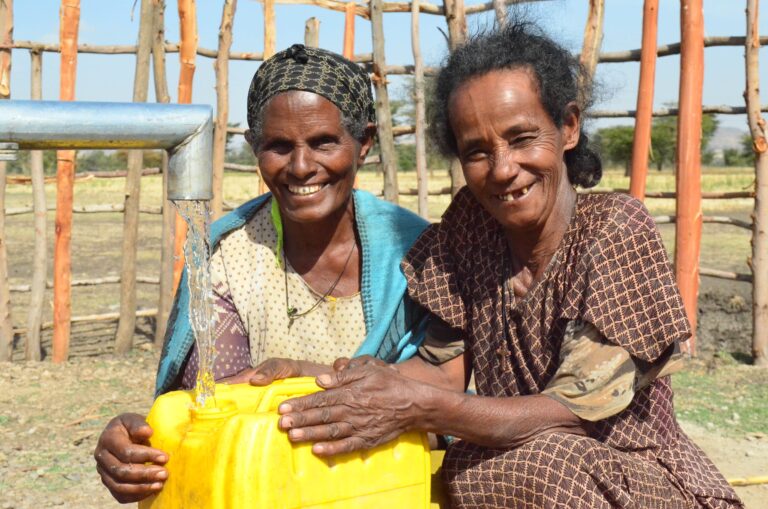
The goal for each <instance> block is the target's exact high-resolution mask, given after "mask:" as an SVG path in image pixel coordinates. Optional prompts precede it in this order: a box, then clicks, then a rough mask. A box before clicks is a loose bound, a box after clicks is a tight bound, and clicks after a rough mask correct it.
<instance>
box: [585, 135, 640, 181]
mask: <svg viewBox="0 0 768 509" xmlns="http://www.w3.org/2000/svg"><path fill="white" fill-rule="evenodd" d="M634 135H635V129H634V127H632V126H626V125H620V126H614V127H605V128H603V129H599V130H598V131H597V132H596V133H595V136H594V137H593V141H594V143H595V145H596V146H597V147H598V149H599V150H600V153H601V154H602V156H603V158H604V159H606V160H607V161H609V162H611V163H613V164H618V165H621V166H623V167H624V170H625V171H626V172H627V173H629V170H630V166H631V164H632V143H633V137H634Z"/></svg>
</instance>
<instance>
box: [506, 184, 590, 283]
mask: <svg viewBox="0 0 768 509" xmlns="http://www.w3.org/2000/svg"><path fill="white" fill-rule="evenodd" d="M576 198H577V195H576V191H575V189H573V188H572V187H571V186H570V185H568V186H565V188H564V189H563V190H562V191H561V193H560V195H559V196H558V204H557V205H556V206H555V208H554V209H553V210H552V213H551V214H550V216H549V218H548V219H547V221H546V222H545V223H544V225H542V227H541V228H540V229H539V230H534V231H528V232H525V233H524V234H521V233H520V232H507V245H508V247H509V251H510V253H511V254H512V258H513V260H512V262H513V263H512V269H513V272H515V273H516V272H518V271H520V270H522V269H523V268H525V269H527V271H528V272H529V273H530V275H531V277H532V279H534V280H535V279H538V278H539V277H540V276H541V275H542V274H543V273H544V271H545V270H546V268H547V265H548V264H549V261H550V260H551V259H552V256H553V255H554V254H555V251H557V248H558V246H559V245H560V242H561V241H562V240H563V237H564V236H565V232H566V231H567V230H568V225H569V224H570V221H571V217H572V216H573V211H574V208H575V207H576Z"/></svg>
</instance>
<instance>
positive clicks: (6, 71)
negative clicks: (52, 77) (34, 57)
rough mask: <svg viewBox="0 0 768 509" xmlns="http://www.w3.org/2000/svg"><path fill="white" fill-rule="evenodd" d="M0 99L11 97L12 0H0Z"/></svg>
mask: <svg viewBox="0 0 768 509" xmlns="http://www.w3.org/2000/svg"><path fill="white" fill-rule="evenodd" d="M0 44H2V45H3V47H2V49H0V99H10V98H11V48H12V47H13V0H0Z"/></svg>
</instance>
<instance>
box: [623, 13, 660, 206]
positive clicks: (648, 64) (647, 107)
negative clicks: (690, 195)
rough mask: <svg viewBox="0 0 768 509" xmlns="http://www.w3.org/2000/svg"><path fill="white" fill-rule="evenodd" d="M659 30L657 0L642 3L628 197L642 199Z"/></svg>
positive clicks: (649, 137)
mask: <svg viewBox="0 0 768 509" xmlns="http://www.w3.org/2000/svg"><path fill="white" fill-rule="evenodd" d="M658 28H659V0H645V3H644V5H643V44H642V48H641V50H640V78H639V84H638V87H637V113H636V114H635V133H634V139H633V141H632V165H631V167H630V168H631V171H632V174H631V178H630V181H629V194H631V195H632V196H634V197H635V198H637V199H638V200H642V199H644V198H645V179H646V174H647V173H648V156H649V154H650V149H651V126H652V123H653V117H652V114H653V92H654V83H655V79H656V47H657V44H658V42H657V39H658V36H657V34H658Z"/></svg>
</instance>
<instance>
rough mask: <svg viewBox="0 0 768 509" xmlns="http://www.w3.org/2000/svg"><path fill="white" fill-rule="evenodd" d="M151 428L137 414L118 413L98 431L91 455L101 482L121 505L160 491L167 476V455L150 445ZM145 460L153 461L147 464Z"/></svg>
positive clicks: (147, 461)
mask: <svg viewBox="0 0 768 509" xmlns="http://www.w3.org/2000/svg"><path fill="white" fill-rule="evenodd" d="M150 436H152V428H150V427H149V424H147V422H146V421H145V420H144V417H142V416H141V415H138V414H122V415H118V416H117V417H115V418H114V419H112V420H111V421H109V424H107V427H106V428H105V429H104V431H102V432H101V436H100V437H99V441H98V443H97V444H96V450H94V452H93V457H94V458H95V459H96V470H97V471H98V472H99V474H100V475H101V482H102V483H104V486H106V487H107V489H108V490H109V491H110V493H112V496H113V497H115V500H117V501H118V502H120V503H121V504H125V503H128V502H138V501H139V500H143V499H145V498H146V497H148V496H150V495H153V494H155V493H157V492H158V491H160V490H161V489H162V487H163V483H164V482H165V480H166V479H168V471H167V470H166V469H165V468H163V465H165V464H166V462H167V461H168V455H167V454H166V453H164V452H163V451H160V450H158V449H153V448H152V447H149V445H148V442H147V440H148V439H149V437H150ZM147 463H152V464H151V465H147Z"/></svg>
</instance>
